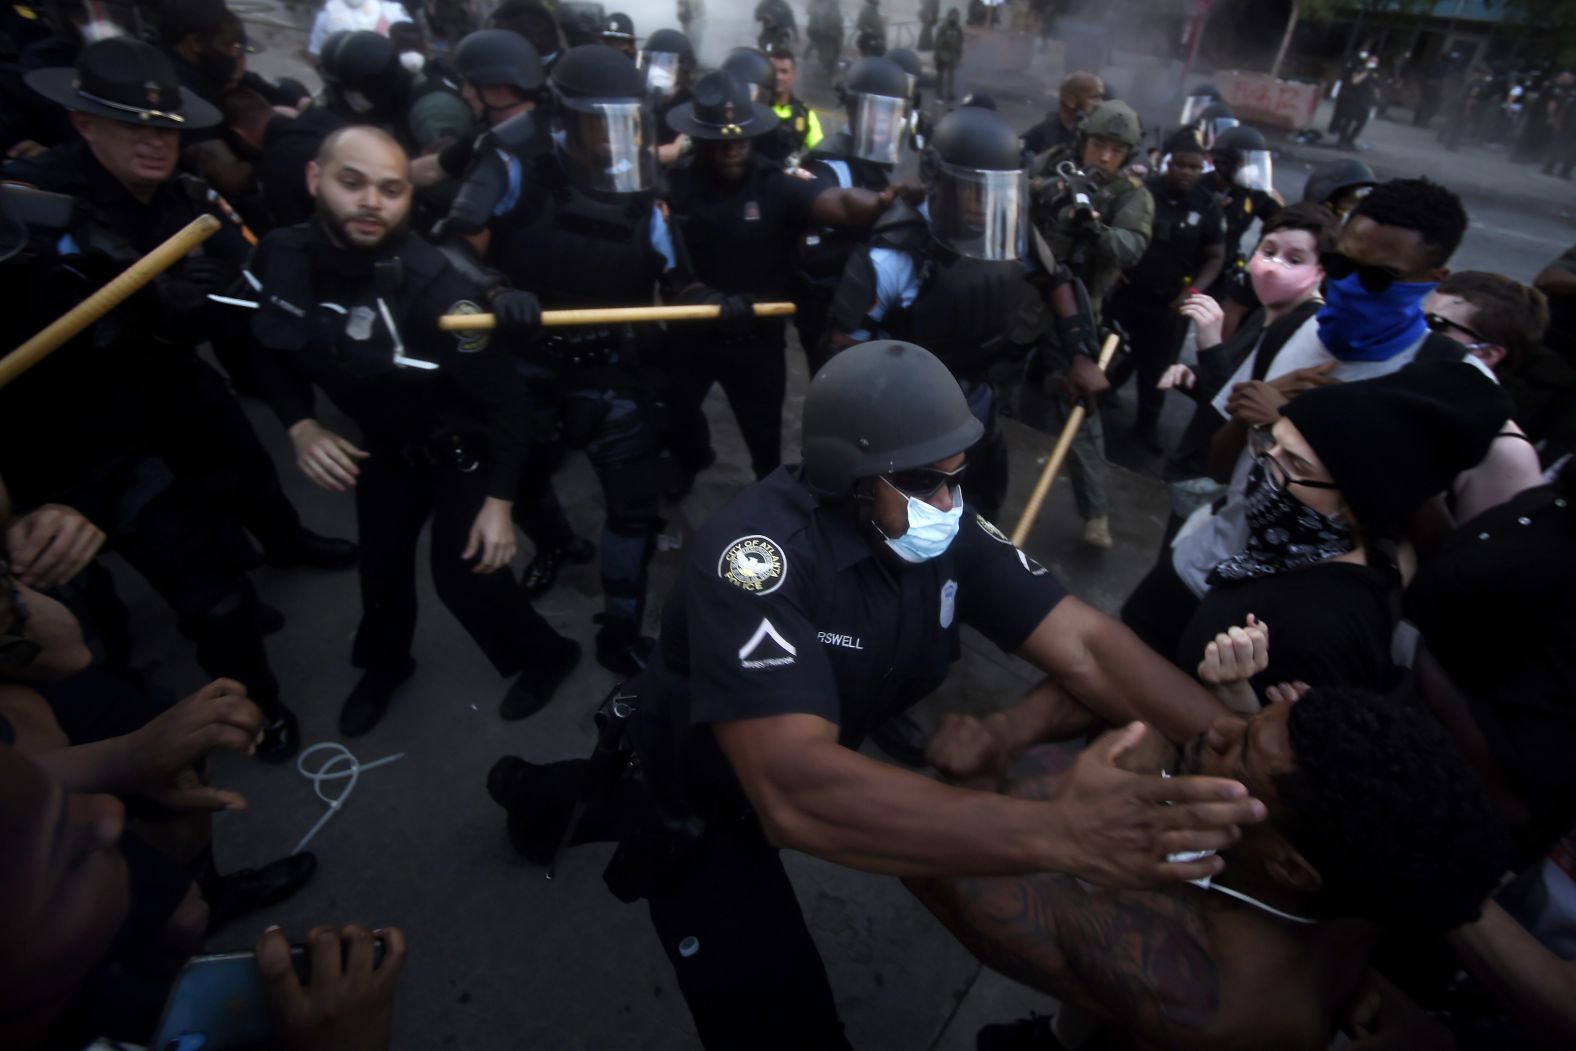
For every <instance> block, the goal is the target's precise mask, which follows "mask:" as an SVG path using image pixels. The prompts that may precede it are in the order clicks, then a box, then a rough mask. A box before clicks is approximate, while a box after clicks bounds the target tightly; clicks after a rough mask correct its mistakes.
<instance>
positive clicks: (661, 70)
mask: <svg viewBox="0 0 1576 1051" xmlns="http://www.w3.org/2000/svg"><path fill="white" fill-rule="evenodd" d="M640 66H641V69H642V70H643V71H644V72H645V75H646V91H647V92H648V93H649V94H650V95H651V97H652V98H658V99H663V98H669V97H671V96H673V95H674V94H676V93H677V92H678V91H679V90H680V89H682V88H683V87H684V86H685V85H686V84H687V83H688V82H689V79H690V77H691V76H692V75H693V72H694V69H695V48H694V47H693V46H692V45H691V44H690V41H689V37H687V36H685V35H684V34H683V33H680V32H679V31H678V30H677V29H659V30H657V31H656V32H655V33H652V34H651V36H649V37H647V38H646V50H645V51H643V52H641V55H640Z"/></svg>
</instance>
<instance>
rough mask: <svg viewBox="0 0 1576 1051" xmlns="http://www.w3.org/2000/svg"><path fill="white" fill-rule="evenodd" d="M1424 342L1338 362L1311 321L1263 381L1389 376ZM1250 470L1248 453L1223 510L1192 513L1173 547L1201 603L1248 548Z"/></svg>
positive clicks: (1224, 393) (1248, 369) (1221, 401)
mask: <svg viewBox="0 0 1576 1051" xmlns="http://www.w3.org/2000/svg"><path fill="white" fill-rule="evenodd" d="M1426 339H1427V336H1426V335H1425V336H1424V337H1423V339H1419V340H1418V341H1417V342H1416V343H1415V344H1413V345H1412V346H1410V347H1408V348H1407V349H1406V350H1403V351H1402V352H1401V353H1399V354H1397V355H1396V356H1395V357H1393V358H1389V359H1387V360H1385V361H1339V359H1337V358H1336V357H1335V355H1333V354H1331V353H1330V352H1329V351H1328V350H1326V349H1325V346H1324V344H1323V343H1320V342H1319V319H1318V318H1317V317H1310V318H1309V319H1308V320H1307V321H1305V322H1303V324H1302V327H1301V328H1299V329H1298V330H1297V331H1296V332H1293V333H1292V334H1291V338H1289V339H1287V340H1286V342H1285V343H1284V344H1283V345H1282V346H1281V349H1280V353H1279V354H1276V355H1275V360H1274V361H1273V362H1271V363H1270V367H1269V369H1268V370H1267V371H1266V372H1265V373H1264V378H1265V379H1266V380H1273V379H1276V378H1278V377H1280V376H1284V375H1286V374H1287V373H1288V372H1295V371H1297V370H1298V369H1306V368H1312V367H1315V366H1318V365H1323V364H1325V363H1327V362H1331V361H1338V362H1339V363H1338V364H1337V365H1336V366H1335V371H1334V373H1333V374H1334V376H1335V378H1336V379H1338V380H1340V381H1341V382H1343V383H1351V382H1352V381H1353V380H1366V379H1372V378H1373V377H1375V376H1387V375H1389V374H1390V373H1392V372H1396V371H1398V370H1399V369H1400V368H1401V367H1402V366H1404V365H1406V364H1408V363H1409V362H1411V360H1412V359H1413V358H1414V357H1416V356H1417V352H1418V350H1419V348H1421V347H1422V345H1423V342H1424V340H1426ZM1258 356H1259V351H1258V349H1257V348H1255V349H1254V351H1253V353H1251V354H1249V355H1248V356H1247V357H1246V358H1244V359H1243V361H1242V364H1241V365H1240V366H1239V367H1238V368H1237V371H1236V372H1235V373H1233V374H1232V377H1231V379H1229V380H1227V381H1226V385H1225V386H1223V387H1221V388H1220V393H1218V394H1216V395H1215V400H1214V401H1213V402H1212V403H1211V404H1213V405H1214V407H1215V411H1216V412H1219V413H1220V414H1221V415H1222V416H1224V417H1226V418H1228V419H1229V418H1230V417H1231V414H1230V413H1229V412H1227V411H1226V401H1227V399H1228V398H1230V397H1231V391H1232V388H1233V387H1235V386H1236V385H1237V384H1239V383H1245V382H1247V381H1248V380H1250V379H1252V378H1253V364H1254V362H1255V361H1257V360H1258ZM1252 466H1253V457H1252V456H1251V455H1250V454H1249V453H1248V451H1247V450H1246V449H1244V450H1243V452H1242V455H1241V456H1239V457H1237V465H1236V467H1234V468H1233V469H1232V472H1231V485H1230V487H1229V488H1228V489H1227V491H1226V496H1225V501H1226V502H1225V504H1224V505H1223V506H1222V507H1221V509H1220V510H1219V511H1217V512H1215V513H1213V514H1211V512H1210V509H1209V508H1208V507H1203V508H1200V509H1199V510H1198V511H1197V512H1195V513H1194V517H1193V518H1190V519H1188V521H1187V523H1186V524H1185V525H1184V526H1183V527H1182V529H1181V531H1180V532H1179V533H1178V534H1177V538H1176V540H1174V541H1173V542H1172V545H1171V564H1172V565H1173V566H1174V567H1175V568H1176V571H1177V575H1178V576H1179V577H1181V578H1182V580H1183V582H1184V583H1186V584H1187V586H1188V588H1189V589H1191V590H1192V592H1193V594H1195V595H1197V596H1199V597H1200V598H1202V597H1203V596H1204V593H1205V592H1206V591H1208V590H1209V585H1208V584H1207V583H1205V578H1206V577H1208V576H1209V573H1210V570H1212V569H1214V568H1215V567H1216V566H1217V565H1219V564H1220V563H1221V562H1222V561H1223V560H1225V559H1227V558H1230V557H1231V556H1232V555H1234V554H1236V553H1237V552H1239V551H1241V550H1242V549H1243V547H1244V546H1245V545H1246V544H1247V542H1248V522H1247V518H1246V515H1245V514H1244V510H1243V499H1242V496H1243V490H1244V489H1245V488H1246V487H1247V479H1248V469H1249V468H1250V467H1252Z"/></svg>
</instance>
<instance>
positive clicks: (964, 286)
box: [830, 60, 1093, 518]
mask: <svg viewBox="0 0 1576 1051" xmlns="http://www.w3.org/2000/svg"><path fill="white" fill-rule="evenodd" d="M876 61H880V60H876ZM925 168H926V169H927V171H928V175H927V186H926V189H927V198H926V202H925V205H924V209H923V211H917V210H915V209H913V208H910V207H909V206H908V204H907V203H905V202H899V203H897V204H894V205H893V206H892V208H891V209H889V210H888V211H887V213H886V214H885V215H883V216H882V217H881V219H880V220H879V221H878V222H877V223H876V227H875V229H874V230H873V231H872V234H871V239H870V245H869V247H868V248H867V249H865V250H864V251H863V252H859V253H857V254H855V255H854V256H853V257H852V259H851V260H850V262H849V264H848V267H847V269H846V270H845V271H844V274H843V278H842V282H841V284H840V285H839V287H838V290H837V295H836V298H835V299H834V300H833V302H832V308H831V318H830V325H831V330H832V331H831V337H830V342H831V343H832V344H833V345H834V346H835V347H839V348H841V347H846V346H851V345H852V344H854V343H860V342H864V341H865V340H868V339H872V338H875V337H877V336H879V337H882V338H892V339H910V340H912V339H918V338H921V336H923V338H924V339H925V340H926V341H927V342H928V343H929V344H930V347H931V350H932V353H934V354H935V355H936V357H938V358H940V359H941V361H942V363H943V364H945V365H946V366H947V368H949V369H950V370H951V371H952V374H953V375H954V376H955V377H957V380H958V383H959V384H960V385H961V387H962V388H963V394H964V396H965V397H966V398H967V399H968V404H969V410H970V411H971V412H973V413H974V416H975V418H976V419H978V420H979V421H980V423H981V425H982V426H983V428H984V431H983V434H982V436H981V438H980V441H979V444H978V445H977V446H975V448H974V449H972V450H970V453H969V460H970V476H971V477H970V480H969V481H970V488H969V499H970V503H971V505H972V506H973V507H974V508H975V509H976V510H977V511H979V512H980V513H981V514H983V515H984V516H985V517H986V518H994V517H995V516H996V514H997V512H998V511H1000V509H1001V503H1002V500H1003V499H1004V498H1005V497H1006V494H1007V443H1006V441H1005V439H1004V438H1003V437H1002V434H1001V427H1000V423H999V420H998V415H999V413H998V409H997V406H996V397H995V392H994V390H993V389H992V387H991V383H990V379H989V376H988V373H989V370H990V368H991V366H992V365H994V364H995V363H996V362H997V361H998V360H1000V359H1001V357H1002V356H1003V354H1004V353H1005V352H1006V351H1007V349H1008V334H1009V332H1010V330H1011V328H1012V326H1013V324H1014V323H1015V322H1016V320H1017V318H1018V315H1019V312H1020V310H1021V309H1022V306H1023V301H1024V299H1025V297H1026V296H1027V295H1029V294H1030V292H1031V289H1030V286H1029V284H1028V282H1027V279H1028V278H1029V277H1030V275H1031V274H1032V275H1034V277H1035V281H1036V286H1037V287H1036V289H1035V290H1034V291H1035V293H1036V295H1037V297H1038V298H1042V299H1043V298H1046V297H1052V298H1053V300H1054V303H1055V304H1056V305H1055V306H1053V307H1052V308H1051V313H1052V315H1053V316H1056V317H1057V320H1058V322H1059V326H1058V329H1059V331H1061V332H1063V333H1064V334H1065V340H1066V342H1067V343H1068V344H1069V345H1071V346H1074V347H1076V348H1078V349H1079V350H1080V351H1081V352H1082V353H1084V354H1090V353H1092V352H1093V350H1092V346H1091V344H1092V342H1093V326H1092V324H1091V323H1090V321H1089V320H1088V319H1087V318H1084V317H1080V316H1078V304H1077V301H1076V298H1075V297H1074V296H1073V295H1072V290H1071V289H1070V288H1067V287H1066V286H1067V285H1068V283H1069V281H1070V280H1071V277H1070V275H1069V274H1068V273H1067V270H1066V268H1065V267H1063V266H1060V265H1059V264H1057V263H1055V262H1054V261H1051V260H1049V254H1048V252H1044V253H1036V251H1035V246H1034V245H1033V244H1031V240H1030V238H1031V234H1030V231H1029V228H1028V221H1027V209H1028V199H1027V198H1028V191H1027V186H1026V178H1025V173H1024V168H1023V151H1022V150H1021V149H1019V147H1018V135H1017V133H1016V132H1014V131H1013V129H1012V125H1011V124H1009V123H1008V121H1007V119H1006V118H1005V117H1003V116H1002V115H1001V114H1000V113H997V112H995V111H993V110H987V109H979V108H975V107H964V108H961V109H957V110H954V111H953V112H952V113H949V114H948V115H947V116H946V117H944V118H942V121H941V123H940V124H939V125H938V126H937V128H936V138H935V143H934V145H933V148H932V152H931V154H930V155H928V156H927V157H926V163H925ZM1035 241H1036V242H1038V238H1037V237H1036V238H1035ZM1042 260H1044V261H1042ZM1062 315H1066V317H1065V320H1064V318H1063V317H1062Z"/></svg>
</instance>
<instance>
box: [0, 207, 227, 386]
mask: <svg viewBox="0 0 1576 1051" xmlns="http://www.w3.org/2000/svg"><path fill="white" fill-rule="evenodd" d="M220 225H221V224H220V222H219V219H218V217H216V216H212V215H199V216H198V217H197V218H195V219H193V220H192V221H191V222H189V223H187V224H186V225H185V226H184V227H182V228H181V229H180V230H178V231H176V232H175V234H173V235H172V236H171V237H170V239H169V240H167V241H165V242H164V243H163V244H161V245H159V246H158V247H157V248H155V249H154V250H153V251H151V252H149V253H148V254H147V255H145V256H143V257H142V258H141V259H139V260H137V261H136V262H135V263H132V264H131V265H130V266H128V267H127V268H126V269H124V270H122V271H121V272H120V273H119V274H116V275H115V277H114V278H112V279H111V280H110V282H109V283H108V284H106V285H105V286H104V287H103V288H101V289H99V290H98V291H97V292H94V293H93V294H92V295H91V296H88V297H87V298H86V299H84V300H83V301H82V302H80V303H78V304H77V305H76V306H74V307H72V308H71V309H70V310H68V311H66V312H65V313H64V314H62V315H60V317H58V318H56V319H55V320H54V321H52V322H51V323H50V324H49V326H48V327H47V328H45V329H44V330H43V331H41V332H39V333H38V334H37V335H35V336H34V337H33V338H32V339H30V340H28V341H27V342H26V343H23V344H22V345H21V346H20V347H17V348H16V349H15V350H13V351H12V352H11V353H9V354H7V355H6V356H5V357H4V358H0V387H4V386H5V385H6V384H8V383H10V382H11V381H12V380H14V379H16V378H17V377H18V376H20V375H22V373H24V372H26V371H27V370H28V369H30V368H32V367H33V366H34V365H37V364H38V363H39V362H40V361H43V360H44V359H45V358H47V357H49V355H50V354H53V353H54V352H55V351H56V350H58V349H60V347H61V345H62V344H64V343H65V342H66V341H67V340H69V339H71V338H72V337H73V336H75V335H76V334H77V333H79V332H81V331H82V330H83V329H85V328H87V327H88V326H89V325H91V324H93V322H95V321H97V320H98V319H99V318H101V317H103V316H104V315H105V314H108V313H109V312H110V311H111V310H114V309H115V308H116V307H118V306H120V304H121V303H123V302H125V301H126V299H127V297H128V296H130V295H131V294H132V293H133V292H136V291H137V290H138V289H139V288H141V287H142V286H143V285H145V284H147V283H148V282H149V281H152V280H153V279H154V278H155V277H158V276H159V275H160V274H162V273H163V272H164V271H166V270H168V269H169V268H170V267H172V266H174V265H175V264H176V263H178V262H180V260H181V258H182V257H183V256H185V255H186V253H187V252H190V251H191V250H192V249H193V248H196V247H197V246H198V245H200V244H202V243H203V242H204V241H206V240H208V238H210V237H212V236H213V235H214V233H215V232H216V231H217V230H218V229H219V227H220Z"/></svg>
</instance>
